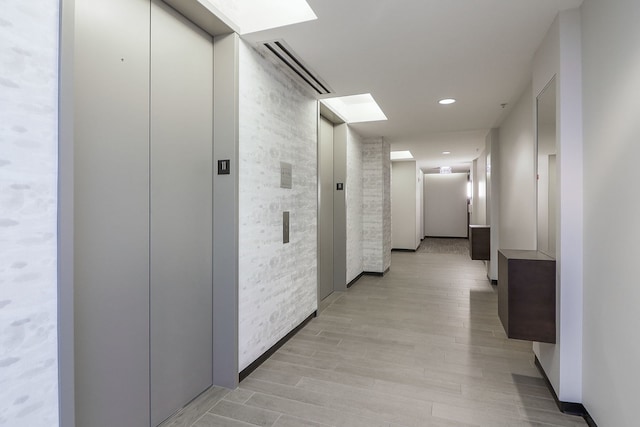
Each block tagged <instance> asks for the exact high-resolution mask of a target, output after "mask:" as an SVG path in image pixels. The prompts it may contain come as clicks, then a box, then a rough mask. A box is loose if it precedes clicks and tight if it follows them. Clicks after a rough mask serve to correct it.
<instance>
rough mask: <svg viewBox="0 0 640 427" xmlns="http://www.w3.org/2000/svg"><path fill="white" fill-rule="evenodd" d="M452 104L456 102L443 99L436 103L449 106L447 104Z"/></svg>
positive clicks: (451, 99)
mask: <svg viewBox="0 0 640 427" xmlns="http://www.w3.org/2000/svg"><path fill="white" fill-rule="evenodd" d="M454 102H456V100H455V99H453V98H445V99H441V100H440V101H438V103H439V104H440V105H449V104H453V103H454Z"/></svg>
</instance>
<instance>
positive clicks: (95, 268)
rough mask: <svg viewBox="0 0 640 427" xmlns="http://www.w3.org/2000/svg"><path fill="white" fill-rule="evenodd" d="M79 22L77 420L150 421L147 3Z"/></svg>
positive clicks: (99, 11) (86, 2)
mask: <svg viewBox="0 0 640 427" xmlns="http://www.w3.org/2000/svg"><path fill="white" fill-rule="evenodd" d="M74 24H75V26H74V29H73V31H74V32H75V46H74V58H73V59H74V64H73V66H74V92H73V96H74V104H75V105H74V148H73V150H74V189H73V191H74V195H73V197H74V237H73V238H74V277H73V281H74V284H73V286H74V347H75V348H74V365H75V410H76V412H75V425H77V426H92V427H110V426H148V425H149V310H148V308H149V167H148V165H149V3H148V2H144V1H130V0H113V1H108V2H104V1H98V0H76V1H75V22H74ZM114 29H117V31H114ZM106 35H108V36H106Z"/></svg>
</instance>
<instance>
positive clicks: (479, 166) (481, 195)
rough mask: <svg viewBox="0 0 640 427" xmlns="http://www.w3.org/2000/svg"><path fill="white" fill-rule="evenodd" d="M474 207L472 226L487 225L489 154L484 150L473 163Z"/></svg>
mask: <svg viewBox="0 0 640 427" xmlns="http://www.w3.org/2000/svg"><path fill="white" fill-rule="evenodd" d="M471 177H472V181H473V206H472V208H471V220H470V221H471V224H473V225H486V224H487V153H486V152H485V150H482V153H480V156H478V158H477V159H475V160H474V161H473V167H472V174H471Z"/></svg>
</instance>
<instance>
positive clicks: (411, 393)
mask: <svg viewBox="0 0 640 427" xmlns="http://www.w3.org/2000/svg"><path fill="white" fill-rule="evenodd" d="M329 298H332V299H333V300H332V302H331V303H330V304H329V305H328V306H327V308H325V309H324V310H323V311H322V312H321V313H320V315H319V316H318V317H317V318H315V319H313V321H312V322H310V323H309V324H308V325H307V326H306V327H305V328H304V329H303V330H302V331H300V332H299V333H298V334H297V335H296V336H295V337H293V338H292V339H291V340H290V341H289V342H288V343H287V344H286V345H284V346H283V347H282V348H281V349H280V350H279V351H277V352H276V353H275V354H274V355H273V356H272V357H271V358H270V359H269V360H268V361H266V362H265V363H264V364H263V365H262V366H261V367H259V368H258V369H257V370H256V371H254V372H253V373H252V374H251V375H250V376H249V377H247V378H246V379H245V380H244V381H243V382H242V383H241V384H240V387H239V388H238V389H236V390H234V391H228V390H223V389H220V388H213V389H210V390H209V391H208V392H206V393H204V394H203V395H201V396H200V397H199V398H197V399H196V400H195V401H194V402H192V403H191V404H190V405H189V406H187V407H186V408H185V409H183V410H182V411H181V412H179V413H178V414H176V415H175V416H174V417H173V418H172V419H170V420H168V421H167V422H166V423H165V424H163V427H168V426H185V427H186V426H194V427H208V426H251V425H259V426H281V427H282V426H324V425H327V426H349V427H353V426H367V427H369V426H465V425H476V426H477V425H480V426H492V427H493V426H545V425H554V426H555V425H558V426H574V425H575V426H578V425H586V423H585V422H584V421H583V420H582V419H581V418H579V417H574V416H570V415H564V414H562V413H561V412H559V411H558V409H557V407H556V405H555V403H554V401H553V399H552V396H551V394H550V393H549V391H548V390H547V388H546V386H545V384H544V380H543V379H542V378H541V376H540V374H539V373H538V370H537V369H536V367H535V366H534V357H533V352H532V350H531V343H529V342H523V341H516V340H508V339H507V338H506V336H505V333H504V331H503V329H502V326H501V324H500V321H499V319H498V314H497V293H496V288H495V287H494V286H492V285H491V284H490V283H489V281H488V280H487V279H486V270H485V266H484V264H483V263H482V262H481V261H471V260H470V259H469V256H468V255H467V254H451V253H433V251H430V252H426V251H424V250H422V251H421V250H418V251H417V252H415V253H409V252H394V253H393V258H392V267H391V270H390V271H389V272H388V273H387V274H386V275H385V276H384V277H372V276H364V277H362V278H361V279H360V280H359V281H358V282H357V283H356V284H355V285H354V286H353V287H352V288H351V289H350V290H349V291H348V292H346V293H335V294H333V295H332V296H331V297H329Z"/></svg>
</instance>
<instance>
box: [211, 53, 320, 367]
mask: <svg viewBox="0 0 640 427" xmlns="http://www.w3.org/2000/svg"><path fill="white" fill-rule="evenodd" d="M239 72H240V80H239V81H240V89H239V91H240V93H239V119H240V131H239V140H240V142H239V145H240V146H239V159H240V165H239V168H240V169H239V176H240V177H239V193H240V194H239V216H240V218H239V236H238V245H239V260H238V269H239V272H238V280H239V365H240V370H242V369H244V368H246V367H247V366H248V365H249V364H250V363H252V362H253V361H254V360H256V359H257V358H258V357H259V356H260V355H262V354H263V353H264V352H265V351H266V350H268V349H269V348H270V347H271V346H273V345H274V344H275V343H277V342H278V341H279V340H280V339H281V338H283V337H284V336H285V335H286V334H287V333H289V332H290V331H291V330H292V329H293V328H294V327H295V326H297V325H298V324H300V323H301V322H302V321H303V320H304V319H305V318H307V317H308V316H309V315H310V314H311V313H313V312H314V311H315V310H316V308H317V296H316V295H317V235H316V232H317V231H316V230H317V169H316V168H317V103H316V101H315V100H314V99H313V98H312V97H311V96H310V95H309V94H308V93H307V92H306V91H305V90H304V89H303V87H302V86H300V85H299V83H298V82H297V81H295V80H293V79H292V78H291V77H290V75H289V74H287V73H286V72H284V71H283V70H281V68H280V67H279V66H278V65H276V64H275V63H274V62H273V61H272V60H271V59H270V58H269V59H267V58H265V57H263V56H262V55H261V54H260V53H258V52H257V51H256V50H254V49H253V48H252V47H250V46H249V45H247V44H246V43H244V42H241V44H240V71H239ZM280 162H287V163H291V165H292V188H291V189H285V188H280ZM216 203H220V201H216ZM283 211H289V212H290V224H291V227H290V243H287V244H283V243H282V212H283Z"/></svg>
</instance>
